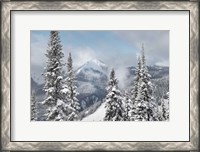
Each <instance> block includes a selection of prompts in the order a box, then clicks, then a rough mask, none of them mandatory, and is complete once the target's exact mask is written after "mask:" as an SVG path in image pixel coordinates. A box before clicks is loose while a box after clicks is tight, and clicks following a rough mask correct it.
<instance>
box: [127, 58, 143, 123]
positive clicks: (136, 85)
mask: <svg viewBox="0 0 200 152" xmlns="http://www.w3.org/2000/svg"><path fill="white" fill-rule="evenodd" d="M137 61H138V62H137V67H136V70H135V76H134V79H133V85H132V88H131V90H130V95H129V99H130V111H129V116H130V120H131V121H135V120H136V119H138V116H137V114H138V109H137V102H138V101H139V96H140V95H139V93H140V92H141V87H140V85H141V84H140V83H141V82H140V81H141V57H140V56H138V57H137ZM140 94H141V93H140ZM136 99H137V100H136Z"/></svg>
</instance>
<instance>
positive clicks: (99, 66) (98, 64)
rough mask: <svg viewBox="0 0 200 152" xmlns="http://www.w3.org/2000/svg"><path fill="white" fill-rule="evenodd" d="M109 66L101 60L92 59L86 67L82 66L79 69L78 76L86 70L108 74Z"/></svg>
mask: <svg viewBox="0 0 200 152" xmlns="http://www.w3.org/2000/svg"><path fill="white" fill-rule="evenodd" d="M107 68H108V67H107V66H106V65H105V64H104V63H103V62H102V61H100V60H97V59H92V60H90V61H87V62H86V63H85V64H84V65H82V66H81V67H80V68H78V70H77V72H76V73H77V74H78V73H80V72H83V71H85V70H87V71H88V70H94V71H98V72H101V73H103V74H106V73H107Z"/></svg>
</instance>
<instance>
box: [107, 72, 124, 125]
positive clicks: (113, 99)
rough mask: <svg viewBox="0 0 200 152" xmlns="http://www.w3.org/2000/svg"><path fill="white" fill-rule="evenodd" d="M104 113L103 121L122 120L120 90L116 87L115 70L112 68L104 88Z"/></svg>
mask: <svg viewBox="0 0 200 152" xmlns="http://www.w3.org/2000/svg"><path fill="white" fill-rule="evenodd" d="M106 90H107V95H106V98H105V99H106V101H105V102H106V105H105V108H106V114H105V117H104V120H105V121H123V115H124V109H123V105H122V97H121V92H120V91H119V89H118V81H117V79H116V78H115V71H114V69H112V71H111V73H110V80H109V82H108V87H107V88H106Z"/></svg>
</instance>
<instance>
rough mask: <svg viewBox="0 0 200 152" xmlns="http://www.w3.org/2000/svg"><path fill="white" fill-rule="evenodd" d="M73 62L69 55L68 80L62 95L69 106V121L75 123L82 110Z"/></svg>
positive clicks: (67, 118) (67, 117)
mask: <svg viewBox="0 0 200 152" xmlns="http://www.w3.org/2000/svg"><path fill="white" fill-rule="evenodd" d="M72 64H73V61H72V57H71V53H69V56H68V59H67V78H66V80H65V85H64V88H63V89H62V94H63V95H64V99H65V103H66V104H67V107H66V108H67V116H66V120H67V121H73V120H76V119H77V118H78V112H79V110H80V104H79V103H78V99H77V95H78V92H77V91H76V89H77V87H76V85H75V80H74V72H73V65H72Z"/></svg>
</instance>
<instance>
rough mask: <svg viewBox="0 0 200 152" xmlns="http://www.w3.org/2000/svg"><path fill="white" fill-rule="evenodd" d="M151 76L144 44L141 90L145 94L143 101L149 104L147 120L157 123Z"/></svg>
mask: <svg viewBox="0 0 200 152" xmlns="http://www.w3.org/2000/svg"><path fill="white" fill-rule="evenodd" d="M150 78H151V75H150V74H149V72H148V69H147V66H146V58H145V53H144V45H143V44H142V50H141V81H142V83H141V90H142V94H143V100H144V101H146V102H147V103H146V104H147V107H148V108H147V116H148V117H147V120H148V121H156V120H157V116H156V105H157V104H156V103H155V100H154V98H153V86H152V83H151V80H150Z"/></svg>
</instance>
